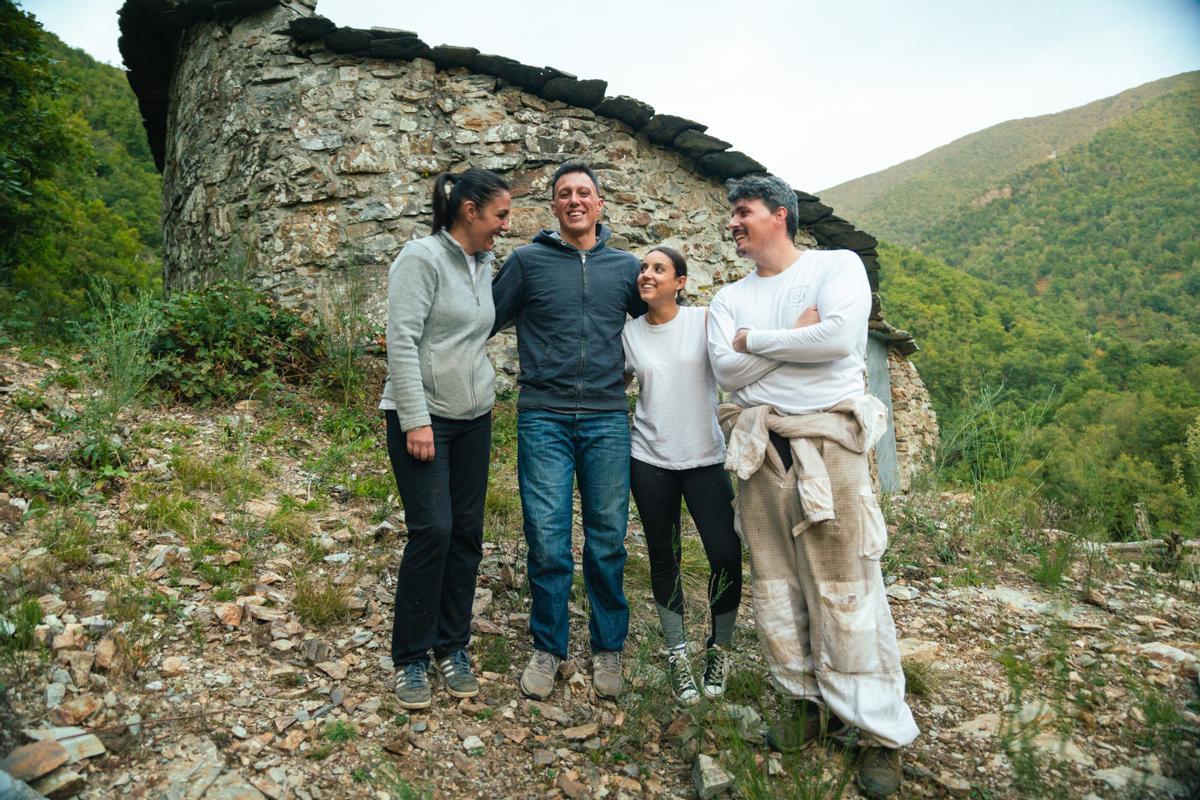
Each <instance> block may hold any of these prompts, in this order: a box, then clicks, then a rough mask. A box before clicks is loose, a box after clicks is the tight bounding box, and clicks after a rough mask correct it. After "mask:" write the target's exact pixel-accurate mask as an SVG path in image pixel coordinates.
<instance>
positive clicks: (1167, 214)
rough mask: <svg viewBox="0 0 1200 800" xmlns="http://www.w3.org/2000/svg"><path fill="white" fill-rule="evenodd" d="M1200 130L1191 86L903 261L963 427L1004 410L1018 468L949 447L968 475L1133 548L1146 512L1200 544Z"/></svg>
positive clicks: (1005, 435) (1003, 427)
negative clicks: (1034, 496) (1022, 486)
mask: <svg viewBox="0 0 1200 800" xmlns="http://www.w3.org/2000/svg"><path fill="white" fill-rule="evenodd" d="M1198 131H1200V84H1197V83H1196V82H1195V81H1191V82H1190V83H1188V84H1183V85H1179V88H1177V90H1176V91H1173V92H1169V93H1167V94H1163V95H1161V96H1159V97H1158V98H1156V99H1155V100H1153V101H1151V102H1148V103H1147V104H1146V105H1145V106H1144V107H1143V108H1142V109H1141V110H1139V111H1137V112H1136V113H1133V114H1130V115H1129V116H1128V117H1126V119H1125V120H1123V121H1122V122H1120V123H1117V124H1115V125H1112V126H1110V127H1108V128H1106V129H1105V130H1103V131H1101V132H1100V133H1098V134H1097V135H1096V136H1095V137H1094V138H1092V139H1091V140H1090V141H1088V142H1086V143H1084V144H1082V145H1080V146H1078V147H1076V148H1073V149H1072V150H1069V151H1067V152H1065V153H1060V154H1059V156H1058V157H1057V158H1056V159H1054V160H1053V161H1050V162H1047V163H1044V164H1039V165H1037V166H1035V167H1033V168H1031V169H1029V170H1027V171H1025V172H1023V173H1021V174H1019V175H1016V176H1013V178H1012V179H1011V181H1010V186H1011V189H1012V193H1011V196H1010V197H1005V198H1000V199H997V200H995V201H994V202H992V203H989V204H988V205H986V206H984V207H982V208H973V207H971V206H969V205H968V206H966V207H964V208H962V209H961V210H960V212H959V213H958V214H956V215H953V216H951V217H949V218H948V219H946V220H945V221H944V222H943V223H941V224H939V225H937V226H935V227H933V228H931V229H930V230H928V231H927V232H926V233H925V235H924V236H923V238H922V239H921V241H920V243H919V245H918V247H919V248H920V250H921V251H923V252H924V253H925V254H927V256H922V255H918V254H916V253H913V252H910V251H904V250H900V249H897V248H891V249H888V250H887V255H888V257H889V258H888V261H887V263H888V265H889V268H888V270H887V280H886V281H885V282H884V285H883V291H884V294H885V297H886V302H887V307H888V309H889V314H891V315H893V316H894V317H895V318H897V319H898V320H902V321H903V323H904V324H905V325H906V326H909V327H911V328H912V330H913V331H914V332H915V333H916V335H917V337H918V340H919V341H920V342H921V343H922V346H923V348H924V352H923V353H922V354H920V355H919V356H918V357H917V363H918V366H919V368H920V369H921V371H922V374H923V375H924V376H925V378H926V380H927V382H928V383H929V384H930V386H931V389H932V391H933V394H934V398H935V405H936V406H937V408H938V410H939V411H940V412H941V414H942V416H943V419H944V420H946V421H948V423H949V427H950V429H951V430H953V429H954V428H955V426H956V425H958V424H959V423H961V422H963V421H964V420H967V419H969V418H971V415H972V414H978V413H979V411H980V409H979V407H978V400H979V398H980V397H985V396H986V397H991V398H992V403H991V407H990V408H989V409H988V412H987V419H988V423H989V425H992V426H993V433H994V434H995V436H994V437H993V438H995V439H996V440H997V442H998V443H1000V444H1002V445H1003V447H1004V448H1007V449H1006V450H1005V452H1006V453H1008V454H1009V455H1008V456H1007V457H1005V458H1003V459H1000V461H1001V462H1002V463H1001V465H1000V466H998V465H997V463H995V462H996V458H997V456H996V453H995V452H981V453H973V452H965V453H964V452H962V451H961V449H960V450H959V451H958V452H956V451H955V446H954V443H953V442H947V444H950V445H951V447H950V453H949V458H950V459H951V461H954V460H956V459H958V460H959V463H960V465H961V466H960V468H959V469H960V471H961V470H966V471H970V472H973V473H976V474H980V473H982V474H983V475H985V476H986V477H1001V478H1006V477H1010V476H1013V475H1018V476H1020V479H1021V480H1024V481H1027V482H1029V483H1030V485H1032V486H1039V485H1040V486H1041V494H1042V495H1043V496H1044V497H1046V498H1048V499H1050V500H1052V501H1054V502H1056V503H1057V504H1059V505H1060V506H1062V507H1063V508H1064V509H1065V510H1066V511H1067V512H1068V514H1069V515H1070V516H1072V517H1074V518H1076V519H1077V520H1078V519H1080V518H1084V517H1086V520H1084V521H1085V522H1086V524H1088V525H1090V526H1092V527H1094V528H1095V529H1096V530H1097V531H1098V532H1107V533H1108V534H1110V535H1114V536H1128V535H1130V534H1131V533H1132V531H1133V527H1134V520H1133V506H1134V504H1135V503H1137V502H1143V503H1145V504H1146V507H1147V510H1148V511H1149V513H1150V516H1151V519H1152V520H1153V521H1154V522H1155V523H1156V524H1157V525H1158V526H1159V527H1160V528H1161V529H1163V530H1164V531H1169V530H1172V529H1179V530H1181V531H1184V532H1186V533H1187V534H1189V535H1195V534H1196V533H1197V532H1198V531H1200V528H1198V523H1197V518H1198V517H1200V502H1198V498H1200V242H1198V241H1197V237H1196V228H1197V225H1196V220H1197V219H1200V193H1198V192H1197V187H1198V186H1200V133H1198ZM937 259H944V262H945V263H942V261H939V260H937ZM964 398H966V399H964ZM972 403H975V404H976V405H972ZM1026 430H1027V431H1028V432H1029V435H1028V436H1026V437H1024V438H1023V437H1022V431H1026ZM967 444H968V445H969V444H970V443H969V442H968V443H967ZM968 467H969V469H968Z"/></svg>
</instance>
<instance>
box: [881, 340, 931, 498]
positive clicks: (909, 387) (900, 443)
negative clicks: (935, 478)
mask: <svg viewBox="0 0 1200 800" xmlns="http://www.w3.org/2000/svg"><path fill="white" fill-rule="evenodd" d="M888 379H889V381H890V383H891V385H892V425H893V427H894V428H895V431H896V461H897V462H898V464H899V467H900V469H899V472H900V491H902V492H907V491H908V490H909V489H910V488H912V481H913V479H914V478H915V477H916V476H917V474H918V473H920V472H921V471H922V470H924V469H926V468H927V467H929V466H930V465H931V464H932V463H933V459H934V456H935V455H936V454H937V446H938V421H937V414H936V413H934V410H933V406H932V405H931V403H930V400H929V390H928V389H926V388H925V384H924V383H923V382H922V381H921V376H920V375H918V374H917V368H916V367H914V366H913V363H912V362H911V361H909V360H908V359H907V358H905V357H904V356H902V355H901V354H900V353H898V352H897V351H896V350H889V351H888Z"/></svg>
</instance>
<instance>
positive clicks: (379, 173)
mask: <svg viewBox="0 0 1200 800" xmlns="http://www.w3.org/2000/svg"><path fill="white" fill-rule="evenodd" d="M314 7H315V4H314V3H312V2H306V1H305V0H284V1H283V2H277V1H276V0H241V2H215V3H212V2H206V0H189V1H188V2H187V3H179V4H177V3H173V2H171V1H170V0H128V2H127V3H126V6H125V7H124V8H123V9H122V12H121V24H122V41H121V46H122V53H123V55H124V56H125V59H126V63H127V65H128V66H129V67H130V83H131V84H132V85H133V86H134V88H135V91H136V92H137V94H138V98H139V103H140V104H141V108H142V112H143V116H144V118H145V121H146V127H147V132H148V134H149V136H150V144H151V149H152V150H153V151H154V152H155V156H156V159H157V160H158V161H159V164H160V167H161V168H162V170H163V223H164V249H165V252H164V264H165V267H164V269H165V274H164V280H165V284H166V286H167V288H168V290H173V289H180V288H190V287H195V286H199V285H204V284H206V283H209V282H211V281H213V280H214V279H217V278H220V277H226V276H228V277H234V278H237V279H241V280H246V281H248V282H250V283H253V284H255V285H257V286H259V287H261V288H263V289H266V290H268V291H270V292H271V293H273V294H274V295H276V296H277V297H279V298H281V300H282V301H283V302H285V303H287V304H292V305H299V306H302V307H305V308H309V309H313V308H317V307H319V306H320V305H321V304H322V300H323V298H324V296H326V295H329V294H332V293H334V289H335V288H336V287H340V286H344V285H346V284H347V283H349V284H352V285H354V286H356V287H359V288H361V289H362V290H363V291H364V296H365V298H366V304H365V309H366V311H367V313H368V315H369V316H370V317H371V318H373V319H374V320H376V321H377V322H381V321H382V316H383V307H384V299H385V295H386V277H387V266H388V264H389V263H390V262H391V260H392V259H393V258H394V257H395V254H396V253H397V252H398V251H399V249H400V248H401V246H402V245H403V244H404V242H406V241H408V240H409V239H411V238H413V237H414V236H420V235H424V234H425V233H427V232H428V229H429V227H428V226H429V219H430V210H431V209H430V203H429V191H430V187H431V184H432V178H433V176H434V175H436V174H437V173H439V172H442V171H444V170H455V171H457V170H460V169H463V168H465V167H467V166H479V167H486V168H488V169H492V170H495V171H497V172H499V173H501V174H502V175H504V176H505V177H506V179H507V180H508V181H509V182H510V183H511V185H512V187H513V215H512V233H511V235H510V236H509V237H508V238H507V239H504V240H501V241H500V242H498V244H497V256H498V258H500V259H503V257H504V256H505V255H506V254H507V252H508V251H509V250H511V249H512V248H513V247H516V246H517V245H519V244H522V243H524V242H527V241H528V240H529V239H530V238H531V237H532V236H533V234H534V233H535V232H536V231H537V230H538V229H539V228H542V227H553V226H554V218H553V216H552V214H551V213H550V209H549V189H550V187H549V185H548V183H549V176H550V174H551V173H552V172H553V171H554V169H555V168H556V167H557V166H558V165H559V164H560V163H561V162H563V161H565V160H568V159H572V158H579V157H583V158H585V159H586V160H587V161H588V162H589V163H590V164H591V165H592V166H593V167H594V168H595V169H596V171H597V172H598V173H599V175H600V177H601V180H602V183H603V189H604V196H605V200H606V206H607V209H606V214H605V221H606V222H607V223H608V224H609V225H610V226H611V227H612V228H613V231H614V238H613V243H614V244H615V245H616V246H618V247H622V248H625V249H629V250H632V251H634V252H642V251H644V250H645V249H647V248H648V247H649V246H650V245H653V244H659V243H662V244H668V245H671V246H673V247H676V248H677V249H679V250H680V251H681V252H683V253H684V254H685V255H686V256H687V257H688V261H689V272H690V274H691V279H690V281H689V284H688V292H689V294H690V295H691V296H692V297H693V298H694V299H695V300H696V301H697V302H706V301H707V299H708V298H709V297H710V296H711V294H712V292H713V291H714V290H715V289H716V288H719V286H720V285H722V284H724V283H725V282H728V281H729V280H732V279H736V278H738V277H741V276H742V275H743V274H745V271H746V269H747V267H748V264H747V263H746V262H744V261H742V260H740V259H738V258H737V257H736V253H735V251H734V247H733V245H732V242H731V241H730V240H729V239H728V237H727V236H726V235H725V230H724V224H725V221H726V214H727V210H728V204H727V202H726V200H725V185H724V181H725V179H726V178H729V177H734V176H737V175H741V174H748V173H762V172H765V168H764V167H763V166H762V165H761V164H759V163H758V162H756V161H754V160H753V159H751V158H749V157H747V156H745V155H743V154H741V153H737V152H736V151H731V150H729V149H728V148H729V147H730V145H729V143H728V142H721V141H720V140H717V139H714V138H713V137H710V136H707V135H706V134H704V126H703V125H701V124H699V123H696V122H692V121H690V120H685V119H682V118H679V117H673V116H671V115H667V114H655V112H654V109H652V108H650V107H649V106H646V105H645V104H644V103H639V102H638V101H636V100H633V99H631V98H606V97H605V96H604V89H605V84H604V82H603V81H596V80H579V79H576V78H575V77H574V76H570V75H567V74H566V73H563V72H561V71H558V70H553V69H552V68H548V67H546V68H534V67H528V66H526V65H522V64H519V63H518V62H515V61H513V60H512V59H506V58H502V57H499V56H488V55H484V54H480V53H478V51H476V50H474V49H471V48H461V47H447V46H439V47H436V48H429V47H428V46H426V45H425V44H424V43H423V42H421V41H420V40H419V39H418V38H416V36H415V34H412V33H408V32H404V31H387V30H379V29H372V30H370V31H355V30H351V29H339V28H335V27H334V26H333V24H332V23H330V22H328V20H324V19H323V18H321V17H317V16H314V14H313V9H314ZM797 195H798V198H799V199H800V201H801V209H802V210H801V217H800V218H801V222H802V223H804V226H803V227H802V229H801V232H800V235H799V236H798V244H799V245H800V246H802V247H849V248H851V249H855V250H856V251H857V252H859V254H860V255H861V256H862V257H863V259H864V263H865V264H866V267H867V271H868V276H869V278H870V281H871V284H872V290H873V291H874V292H877V290H878V280H879V274H878V271H879V264H878V258H877V253H876V251H875V246H876V242H875V240H874V239H873V238H871V237H870V236H869V235H867V234H865V233H863V232H861V231H857V230H855V229H854V227H853V225H851V224H850V223H847V222H846V221H845V220H841V219H840V218H838V217H836V216H834V215H833V213H832V210H831V209H829V208H828V207H826V206H824V205H822V204H821V203H820V202H819V200H818V198H816V197H813V196H811V195H807V194H804V193H803V192H797ZM875 300H876V303H875V313H874V314H873V320H872V327H874V328H876V329H880V328H882V329H883V330H884V331H886V332H890V334H891V338H893V339H894V341H895V345H896V346H897V347H898V348H899V349H901V350H903V351H906V352H910V351H911V349H913V348H914V345H913V344H912V342H911V337H909V336H908V335H907V334H905V333H904V332H902V331H896V330H895V329H894V328H891V326H889V325H887V323H886V322H884V321H883V319H882V315H881V313H880V309H879V303H878V294H875ZM493 355H494V357H495V358H496V361H497V365H498V367H500V370H501V372H502V373H506V374H508V375H510V376H511V375H512V374H515V371H516V363H515V351H514V348H513V347H512V341H511V338H510V339H507V340H506V339H501V340H499V341H497V342H496V343H495V346H494V348H493ZM895 369H898V370H900V371H901V372H902V373H903V374H904V375H905V376H906V377H905V378H904V380H903V381H902V382H901V383H900V385H901V386H903V387H906V388H904V392H905V393H906V394H905V396H904V397H897V398H896V403H895V404H896V407H897V414H896V421H897V432H898V434H902V435H903V434H904V431H905V429H902V428H901V425H900V423H901V417H902V413H901V408H902V407H904V412H903V413H904V414H905V415H906V416H905V417H904V418H905V419H909V418H912V419H913V420H914V422H913V424H915V425H916V426H917V427H918V428H922V429H923V428H924V427H928V426H926V425H925V423H924V422H920V421H918V418H919V419H924V416H923V415H924V414H925V411H926V410H927V409H928V396H927V394H925V393H924V389H923V387H921V386H920V379H919V378H918V377H917V376H916V372H915V370H913V369H912V368H911V365H909V364H908V362H907V361H905V360H904V359H903V357H901V356H899V355H897V357H896V359H895ZM909 403H915V404H916V405H915V407H914V409H913V410H911V411H909V410H908V408H907V406H906V405H905V404H909ZM930 419H931V418H930ZM931 424H932V425H933V426H934V427H936V423H935V422H932V423H931ZM927 438H928V437H925V436H916V437H912V441H913V442H914V446H919V444H920V443H923V442H925V441H926V440H927Z"/></svg>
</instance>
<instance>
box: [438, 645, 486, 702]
mask: <svg viewBox="0 0 1200 800" xmlns="http://www.w3.org/2000/svg"><path fill="white" fill-rule="evenodd" d="M438 672H440V673H441V675H442V681H443V682H444V683H445V684H446V693H447V694H448V695H450V696H451V697H475V696H476V695H478V694H479V680H478V679H477V678H476V677H475V672H474V670H472V669H471V657H470V656H469V655H467V651H466V650H455V651H454V652H453V653H451V654H450V655H448V656H446V657H445V658H443V659H442V660H441V661H439V662H438Z"/></svg>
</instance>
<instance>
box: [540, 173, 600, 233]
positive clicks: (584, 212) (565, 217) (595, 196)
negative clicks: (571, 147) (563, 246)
mask: <svg viewBox="0 0 1200 800" xmlns="http://www.w3.org/2000/svg"><path fill="white" fill-rule="evenodd" d="M550 208H551V210H552V211H553V212H554V216H555V217H557V218H558V226H559V233H561V234H562V235H563V238H565V239H579V238H580V237H584V236H588V235H589V234H591V233H592V232H593V231H594V230H595V229H596V223H597V222H599V221H600V213H601V212H602V211H603V210H604V198H602V197H600V193H599V192H598V191H596V186H595V184H593V183H592V179H591V178H589V177H588V176H587V173H585V172H568V173H567V174H566V175H563V176H562V177H561V178H559V179H558V183H556V184H555V185H554V200H553V201H552V202H551V204H550Z"/></svg>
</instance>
